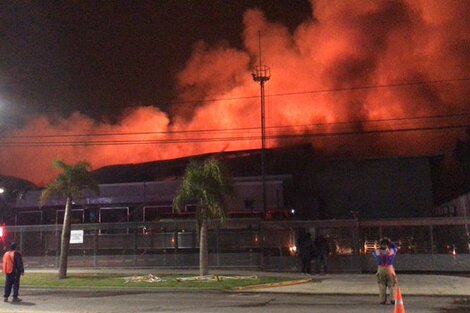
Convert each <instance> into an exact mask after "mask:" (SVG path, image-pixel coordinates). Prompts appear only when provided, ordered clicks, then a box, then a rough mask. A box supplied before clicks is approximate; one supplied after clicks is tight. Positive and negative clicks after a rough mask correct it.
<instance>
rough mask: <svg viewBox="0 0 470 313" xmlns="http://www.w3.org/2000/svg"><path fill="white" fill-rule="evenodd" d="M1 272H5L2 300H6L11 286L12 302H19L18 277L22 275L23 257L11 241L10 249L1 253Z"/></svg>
mask: <svg viewBox="0 0 470 313" xmlns="http://www.w3.org/2000/svg"><path fill="white" fill-rule="evenodd" d="M3 273H5V293H4V294H3V301H5V302H7V301H8V297H9V296H10V294H11V289H12V288H13V299H12V301H13V302H20V301H21V299H20V298H18V295H19V291H20V278H21V275H24V266H23V258H22V256H21V254H20V253H19V252H18V251H16V244H15V243H12V244H11V246H10V250H9V251H7V252H5V254H4V255H3Z"/></svg>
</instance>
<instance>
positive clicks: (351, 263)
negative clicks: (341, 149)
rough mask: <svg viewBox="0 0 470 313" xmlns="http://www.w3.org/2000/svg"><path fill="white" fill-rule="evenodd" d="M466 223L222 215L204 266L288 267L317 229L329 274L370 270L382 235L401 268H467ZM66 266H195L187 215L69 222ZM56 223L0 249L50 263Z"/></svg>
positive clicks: (19, 231)
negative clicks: (302, 238)
mask: <svg viewBox="0 0 470 313" xmlns="http://www.w3.org/2000/svg"><path fill="white" fill-rule="evenodd" d="M468 227H469V224H468V222H467V221H465V220H463V219H462V218H441V219H435V218H421V219H406V220H405V219H404V220H374V221H358V220H328V221H289V222H285V221H284V222H265V221H260V220H253V219H237V220H229V221H228V222H227V223H225V224H224V225H219V226H212V228H211V230H210V232H209V237H208V246H209V264H210V266H211V267H220V268H237V269H238V268H247V269H261V270H281V271H295V270H297V269H298V266H299V264H298V263H299V260H298V257H297V256H296V247H295V245H296V241H297V237H298V235H299V233H301V232H304V231H308V232H310V233H311V234H312V236H313V237H315V236H318V235H319V234H321V235H322V236H323V237H325V238H327V240H328V243H329V246H330V251H331V253H330V256H329V269H330V270H331V271H333V272H350V271H354V272H360V271H373V270H374V263H373V261H372V259H371V257H370V253H371V251H372V250H373V249H375V248H377V246H378V241H379V239H380V238H381V237H384V236H386V237H389V238H391V239H392V240H393V241H395V242H396V243H397V244H398V245H399V246H400V250H399V256H398V257H397V260H396V268H397V270H401V271H446V272H447V271H470V254H469V251H470V250H469V238H468ZM72 229H73V236H72V241H71V244H70V253H69V266H71V267H112V266H116V267H123V266H124V267H147V266H150V267H168V268H195V267H197V266H198V246H199V243H198V239H197V238H198V237H197V232H196V229H195V223H194V222H193V221H185V220H174V221H165V222H157V223H110V224H74V225H73V226H72ZM61 230H62V226H61V225H42V226H9V227H6V228H5V232H6V234H5V235H4V237H3V240H4V248H7V247H8V243H10V242H12V241H15V242H16V243H17V244H18V247H19V250H20V251H21V252H22V253H23V255H24V261H25V263H26V265H27V266H28V267H56V266H57V265H58V259H59V250H60V249H59V246H60V236H61Z"/></svg>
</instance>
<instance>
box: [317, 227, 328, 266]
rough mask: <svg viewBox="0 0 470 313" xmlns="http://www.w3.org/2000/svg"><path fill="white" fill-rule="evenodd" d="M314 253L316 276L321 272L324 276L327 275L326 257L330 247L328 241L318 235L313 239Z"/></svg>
mask: <svg viewBox="0 0 470 313" xmlns="http://www.w3.org/2000/svg"><path fill="white" fill-rule="evenodd" d="M315 251H316V260H315V263H316V268H317V274H320V273H321V272H322V271H323V273H324V274H328V255H329V254H330V245H329V243H328V240H327V239H326V238H325V237H323V236H322V235H320V234H319V235H318V236H316V237H315Z"/></svg>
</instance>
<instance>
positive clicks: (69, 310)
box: [0, 289, 470, 313]
mask: <svg viewBox="0 0 470 313" xmlns="http://www.w3.org/2000/svg"><path fill="white" fill-rule="evenodd" d="M22 298H23V302H21V303H11V302H9V303H1V304H0V312H1V313H3V312H8V313H12V312H14V313H26V312H28V313H30V312H31V313H32V312H34V313H38V312H41V313H46V312H48V313H55V312H60V313H79V312H80V313H85V312H86V313H110V312H113V313H121V312H122V313H137V312H139V313H140V312H146V313H148V312H180V313H186V312H187V313H199V312H201V313H202V312H205V313H208V312H218V313H228V312H230V313H237V312H253V313H267V312H298V313H303V312H305V313H306V312H309V313H312V312H318V313H330V312H331V313H333V312H335V313H338V312H348V313H369V312H370V313H372V312H374V313H381V312H389V313H391V312H393V306H391V305H380V304H378V303H377V302H378V299H377V297H376V296H370V295H369V296H344V295H342V296H335V295H326V296H325V295H323V296H318V295H299V294H274V293H224V292H179V291H176V292H175V291H171V292H142V291H98V292H96V291H87V290H78V291H61V290H33V289H27V290H24V291H23V292H22ZM404 303H405V308H406V311H407V312H415V313H424V312H426V313H428V312H436V313H464V312H470V300H469V299H468V298H452V297H417V296H409V297H405V298H404Z"/></svg>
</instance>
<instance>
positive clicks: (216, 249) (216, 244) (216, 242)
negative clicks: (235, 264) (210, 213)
mask: <svg viewBox="0 0 470 313" xmlns="http://www.w3.org/2000/svg"><path fill="white" fill-rule="evenodd" d="M215 258H216V266H217V267H219V266H220V260H219V226H217V229H216V231H215Z"/></svg>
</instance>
